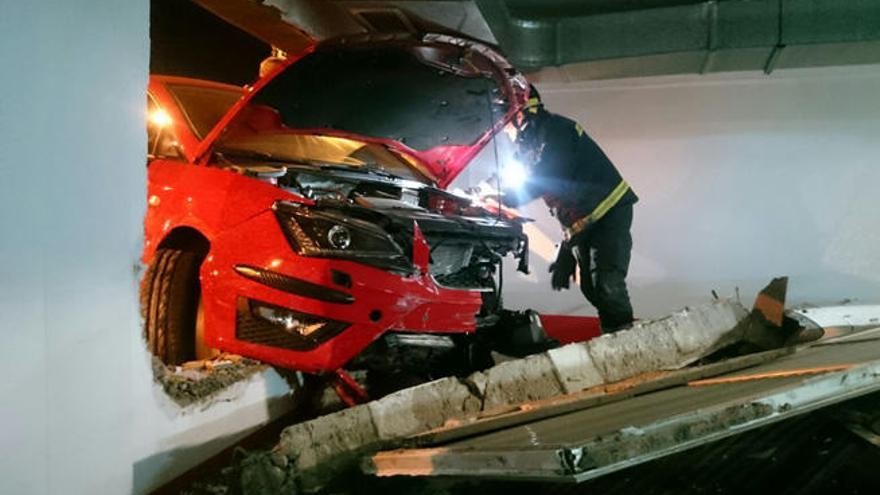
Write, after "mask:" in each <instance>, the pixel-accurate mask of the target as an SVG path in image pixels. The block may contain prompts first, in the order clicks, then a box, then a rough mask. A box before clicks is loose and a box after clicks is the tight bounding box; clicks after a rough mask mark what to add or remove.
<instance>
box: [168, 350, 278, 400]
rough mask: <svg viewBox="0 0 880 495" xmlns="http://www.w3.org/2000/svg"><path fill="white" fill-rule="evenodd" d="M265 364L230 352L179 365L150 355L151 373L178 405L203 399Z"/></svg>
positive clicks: (247, 375) (262, 368) (258, 370)
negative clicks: (163, 361)
mask: <svg viewBox="0 0 880 495" xmlns="http://www.w3.org/2000/svg"><path fill="white" fill-rule="evenodd" d="M265 368H266V365H264V364H262V363H260V362H258V361H254V360H252V359H247V358H243V357H241V356H237V355H232V354H220V355H219V356H217V357H215V358H213V359H205V360H200V361H190V362H187V363H183V364H182V365H180V366H167V365H165V364H164V363H162V361H161V360H159V359H158V358H156V357H155V356H154V357H153V376H154V377H155V379H156V381H157V382H158V383H159V385H161V386H162V389H163V390H164V391H165V393H166V394H167V395H168V397H170V398H171V399H172V400H173V401H174V402H176V403H177V404H178V405H179V406H181V407H186V406H189V405H191V404H194V403H197V402H201V401H204V400H206V399H208V398H210V397H211V396H213V395H214V394H216V393H217V392H219V391H221V390H223V389H225V388H227V387H229V386H230V385H232V384H234V383H237V382H240V381H243V380H246V379H248V378H249V377H250V376H251V375H253V374H255V373H258V372H260V371H262V370H264V369H265Z"/></svg>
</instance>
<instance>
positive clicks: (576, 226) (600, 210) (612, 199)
mask: <svg viewBox="0 0 880 495" xmlns="http://www.w3.org/2000/svg"><path fill="white" fill-rule="evenodd" d="M627 191H629V184H627V183H626V181H625V180H621V181H620V183H619V184H617V186H615V187H614V189H613V190H612V191H611V193H609V194H608V196H606V197H605V199H603V200H602V202H601V203H599V205H598V206H596V208H595V209H593V211H592V212H590V214H589V215H586V216H584V217H582V218H580V219H578V220H575V221H574V223H572V224H571V227H568V228H567V229H565V234H566V237H567V238H568V239H571V238H572V237H573V236H575V235H577V234H579V233H580V232H581V231H582V230H584V228H585V227H586V226H587V225H589V224H591V223H593V222H595V221H597V220H599V219H600V218H602V217H604V216H605V214H606V213H608V210H610V209H611V208H613V207H614V205H616V204H617V202H618V201H620V199H621V198H622V197H623V195H624V194H626V192H627Z"/></svg>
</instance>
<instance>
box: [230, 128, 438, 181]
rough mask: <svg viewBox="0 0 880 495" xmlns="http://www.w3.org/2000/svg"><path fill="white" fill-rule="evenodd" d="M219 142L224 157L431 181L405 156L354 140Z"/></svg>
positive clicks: (301, 137) (297, 137)
mask: <svg viewBox="0 0 880 495" xmlns="http://www.w3.org/2000/svg"><path fill="white" fill-rule="evenodd" d="M234 134H237V133H233V135H232V136H229V137H226V138H224V139H222V140H221V141H220V143H219V145H218V147H217V148H216V149H217V151H219V152H221V153H222V154H223V155H224V156H226V157H230V158H234V157H235V156H239V157H245V158H257V159H261V160H272V161H280V162H294V163H302V164H308V165H314V166H317V167H343V168H346V169H351V170H355V171H357V170H362V171H364V172H374V173H375V172H378V173H382V174H391V175H394V176H397V177H401V178H404V179H410V180H415V181H419V182H423V183H426V184H431V183H432V182H433V181H432V180H431V179H430V178H429V177H428V175H427V174H426V173H422V172H420V171H419V166H418V164H417V163H416V162H415V161H414V160H412V159H410V158H409V157H407V156H405V155H401V154H397V153H395V152H393V151H391V150H390V149H389V148H388V147H386V146H384V145H381V144H377V143H369V142H365V141H360V140H358V139H353V138H348V137H339V136H327V135H321V134H303V133H295V132H290V131H288V132H277V133H266V132H262V133H256V134H245V135H241V134H239V135H234Z"/></svg>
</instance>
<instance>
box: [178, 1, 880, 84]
mask: <svg viewBox="0 0 880 495" xmlns="http://www.w3.org/2000/svg"><path fill="white" fill-rule="evenodd" d="M194 1H195V2H196V3H198V4H200V5H202V6H203V7H205V8H207V9H208V10H211V11H213V12H214V13H216V14H218V15H220V16H221V17H223V18H224V19H226V20H228V21H230V22H232V23H233V24H235V25H237V26H239V27H241V28H242V29H244V30H246V31H248V32H250V33H251V34H254V35H255V36H257V37H258V38H261V39H263V40H264V41H266V42H268V43H271V44H273V45H276V46H279V47H282V48H285V49H287V50H288V51H296V50H297V49H298V48H299V47H301V46H303V45H304V44H306V43H308V42H310V40H311V39H325V38H332V37H336V36H343V35H348V34H354V33H358V34H363V33H383V32H390V31H401V30H405V31H426V30H427V31H441V30H445V31H456V32H462V33H464V34H466V35H468V36H470V37H473V38H478V39H482V40H485V41H488V42H490V43H497V44H498V45H499V46H500V47H501V49H502V51H504V52H505V53H506V54H507V56H508V57H509V58H510V59H511V61H512V62H513V63H514V64H515V65H517V66H518V67H520V68H521V69H523V70H525V71H538V70H541V69H544V71H543V72H545V73H546V72H548V71H549V72H551V73H555V74H557V76H559V77H561V78H562V79H565V80H585V79H606V78H617V77H634V76H648V75H661V74H687V73H710V72H726V71H745V70H751V71H764V72H766V73H770V72H772V71H774V70H776V69H781V68H792V67H810V66H822V65H847V64H865V63H880V0H712V1H697V0H462V1H455V0H446V1H435V0H400V1H386V2H378V1H374V0H332V1H325V0H264V1H263V2H262V3H260V2H256V1H254V0H194Z"/></svg>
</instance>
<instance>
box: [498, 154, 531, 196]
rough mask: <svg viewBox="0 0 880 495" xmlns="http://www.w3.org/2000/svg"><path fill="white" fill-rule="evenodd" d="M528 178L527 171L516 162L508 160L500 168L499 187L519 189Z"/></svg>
mask: <svg viewBox="0 0 880 495" xmlns="http://www.w3.org/2000/svg"><path fill="white" fill-rule="evenodd" d="M528 178H529V172H528V170H526V167H525V165H523V164H522V163H521V162H519V161H518V160H510V161H508V162H507V163H505V164H504V166H502V167H501V185H502V186H503V187H504V188H505V189H514V190H516V189H520V188H521V187H522V186H523V184H525V183H526V180H527V179H528Z"/></svg>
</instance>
